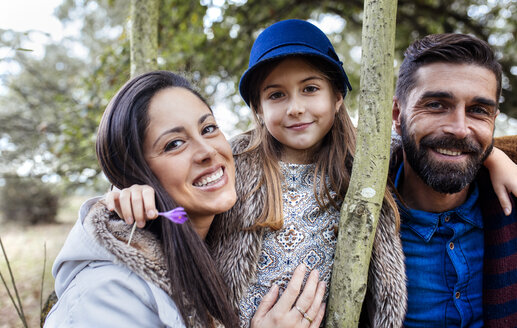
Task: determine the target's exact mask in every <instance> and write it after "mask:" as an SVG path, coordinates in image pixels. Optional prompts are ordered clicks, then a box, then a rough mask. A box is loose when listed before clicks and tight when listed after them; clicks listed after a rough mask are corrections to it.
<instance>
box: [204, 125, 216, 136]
mask: <svg viewBox="0 0 517 328" xmlns="http://www.w3.org/2000/svg"><path fill="white" fill-rule="evenodd" d="M218 129H219V127H218V126H217V125H216V124H210V125H207V126H205V127H204V128H203V131H202V133H201V134H207V133H212V132H215V131H217V130H218Z"/></svg>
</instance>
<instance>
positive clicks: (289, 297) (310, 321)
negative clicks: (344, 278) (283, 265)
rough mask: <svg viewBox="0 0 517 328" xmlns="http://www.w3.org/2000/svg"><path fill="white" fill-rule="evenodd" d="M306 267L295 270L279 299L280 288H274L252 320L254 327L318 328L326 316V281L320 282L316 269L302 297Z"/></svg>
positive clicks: (261, 303)
mask: <svg viewBox="0 0 517 328" xmlns="http://www.w3.org/2000/svg"><path fill="white" fill-rule="evenodd" d="M305 271H306V268H305V265H304V264H300V265H299V266H298V267H297V268H296V270H294V273H293V277H292V278H291V281H290V282H289V284H288V285H287V288H286V290H285V291H284V293H283V294H282V296H281V297H280V299H278V301H277V297H278V286H277V285H273V286H272V287H271V289H270V290H269V292H268V293H267V294H266V295H265V296H264V298H263V299H262V302H260V304H259V306H258V309H257V312H256V313H255V315H254V316H253V319H252V320H251V327H252V328H267V327H305V328H307V327H311V328H313V327H319V326H320V323H321V321H322V320H323V317H324V315H325V304H324V303H322V302H321V301H322V300H323V296H324V295H325V285H326V284H325V282H323V281H321V282H319V281H318V275H319V274H318V271H317V270H313V271H312V272H311V274H310V275H309V278H308V279H307V282H306V284H305V288H304V289H303V292H302V294H301V295H300V297H298V295H299V294H300V289H301V287H302V282H303V277H304V276H305Z"/></svg>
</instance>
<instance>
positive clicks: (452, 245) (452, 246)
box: [449, 241, 454, 249]
mask: <svg viewBox="0 0 517 328" xmlns="http://www.w3.org/2000/svg"><path fill="white" fill-rule="evenodd" d="M449 248H450V249H454V243H453V242H452V241H451V242H450V243H449Z"/></svg>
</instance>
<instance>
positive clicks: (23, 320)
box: [0, 238, 28, 328]
mask: <svg viewBox="0 0 517 328" xmlns="http://www.w3.org/2000/svg"><path fill="white" fill-rule="evenodd" d="M0 246H1V247H2V253H3V254H4V258H5V261H6V262H7V269H8V270H9V275H10V276H11V282H12V284H13V288H14V293H15V294H16V299H17V300H18V307H17V306H16V303H15V302H14V300H13V298H12V297H11V301H12V302H13V305H14V307H15V308H16V311H17V312H18V316H19V317H20V320H21V321H22V323H23V326H24V327H25V328H27V327H28V326H27V321H26V320H25V313H23V306H22V302H21V300H20V295H19V294H18V289H17V288H16V282H15V281H14V275H13V272H12V270H11V264H10V263H9V259H8V258H7V253H6V252H5V248H4V244H3V243H2V238H0ZM2 282H3V283H4V285H5V288H7V284H6V282H5V280H4V277H3V276H2ZM7 292H8V294H9V296H11V293H10V292H9V289H8V288H7Z"/></svg>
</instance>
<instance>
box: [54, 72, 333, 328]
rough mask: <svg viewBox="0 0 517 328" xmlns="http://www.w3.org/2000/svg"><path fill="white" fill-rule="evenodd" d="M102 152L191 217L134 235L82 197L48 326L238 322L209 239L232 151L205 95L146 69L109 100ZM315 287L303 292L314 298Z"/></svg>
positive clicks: (119, 171)
mask: <svg viewBox="0 0 517 328" xmlns="http://www.w3.org/2000/svg"><path fill="white" fill-rule="evenodd" d="M97 156H98V158H99V162H100V165H101V167H102V169H103V171H104V173H105V175H106V176H107V178H108V179H109V181H110V182H111V183H112V184H113V185H114V186H116V187H117V188H121V189H122V188H127V187H129V186H131V185H133V184H146V185H150V186H152V187H153V188H154V190H155V196H156V208H157V209H158V210H160V211H162V212H165V211H168V210H171V209H175V208H177V207H178V206H181V207H183V208H184V210H185V212H186V213H180V214H179V216H182V215H183V216H184V215H185V214H186V215H187V216H188V221H187V222H186V223H184V224H178V223H173V222H171V221H169V220H167V219H166V218H163V217H162V218H161V219H160V220H157V221H155V222H154V221H153V222H152V223H150V224H148V225H147V226H146V227H145V229H136V231H134V235H132V232H131V226H128V225H126V224H125V223H124V222H123V221H121V220H119V219H118V218H117V217H116V216H114V215H113V214H112V212H110V211H109V210H108V209H107V207H106V205H105V203H104V202H103V201H102V200H101V201H99V202H97V203H95V199H94V200H91V201H89V202H87V203H86V204H84V205H83V206H82V208H81V210H80V218H79V220H78V221H77V223H76V225H75V226H74V228H73V229H72V231H71V233H70V235H69V236H68V238H67V241H66V242H65V245H64V247H63V249H62V250H61V252H60V254H59V255H58V257H57V259H56V262H55V264H54V267H53V274H54V276H55V278H56V293H57V296H58V298H59V300H58V302H57V303H56V305H55V306H54V307H53V309H52V310H51V311H50V313H49V315H48V317H47V320H46V323H45V327H58V326H74V327H83V326H84V327H184V326H189V327H214V326H218V325H224V326H225V327H236V326H238V318H237V315H236V314H235V311H234V308H233V307H232V305H231V303H230V301H229V300H228V297H227V295H228V291H227V290H226V285H225V283H224V281H223V280H222V279H221V276H220V274H219V273H218V272H217V270H216V269H215V265H214V263H213V260H212V258H211V256H210V255H209V253H208V250H207V248H206V245H205V243H204V238H205V236H206V234H207V232H208V229H209V228H210V225H211V223H212V220H213V218H214V215H215V214H217V213H221V212H224V211H227V210H228V209H230V208H231V207H232V206H233V204H234V203H235V201H236V195H235V167H234V162H233V158H232V152H231V149H230V146H229V144H228V142H227V141H226V139H225V137H224V135H223V134H222V133H221V132H220V130H219V129H218V127H217V124H216V122H215V119H214V116H213V114H212V111H211V109H210V107H209V106H208V105H207V104H206V102H205V101H204V100H203V99H202V98H201V97H200V95H199V94H198V93H196V92H195V91H194V90H193V89H192V88H191V86H190V85H189V83H188V82H187V81H186V80H185V79H184V78H182V77H179V76H177V75H175V74H173V73H170V72H165V71H157V72H151V73H146V74H143V75H140V76H138V77H136V78H134V79H133V80H131V81H129V82H128V83H126V84H125V85H124V86H123V87H122V88H121V89H120V90H119V92H118V93H117V94H116V95H115V97H114V98H113V100H112V101H111V102H110V104H109V105H108V108H107V109H106V111H105V113H104V116H103V118H102V120H101V123H100V126H99V132H98V138H97ZM94 203H95V204H94ZM177 216H178V215H177ZM299 276H300V277H299V278H298V280H299V284H297V285H296V284H293V285H292V286H291V292H290V293H291V294H296V296H298V293H299V290H300V287H301V280H303V274H300V275H299ZM316 285H317V278H316V280H314V278H313V279H312V280H310V281H308V282H307V286H316ZM306 289H307V288H306ZM309 289H312V295H309V291H308V292H305V291H304V293H303V294H302V295H301V296H300V298H299V299H298V302H300V301H301V300H302V301H305V302H309V303H310V304H312V300H313V299H315V300H316V299H317V297H313V296H314V293H315V290H316V288H309ZM294 301H295V300H294V299H293V302H294ZM320 301H321V297H320ZM293 302H291V303H290V304H287V305H286V306H288V307H289V309H291V308H292V305H293ZM286 303H289V302H286ZM269 308H270V306H269V307H266V308H265V309H266V311H263V314H262V320H261V321H262V322H266V323H267V322H269V321H268V320H269V318H270V317H271V313H273V312H272V311H267V310H268V309H269ZM277 312H279V311H278V310H277V311H276V312H274V313H277ZM295 312H296V310H295V311H294V312H293V313H295ZM284 313H285V312H284ZM297 315H298V316H300V314H299V313H298V314H297ZM322 316H323V315H321V317H322ZM273 319H274V318H273ZM302 320H303V318H301V317H300V318H298V321H299V322H302ZM319 321H321V318H320V319H319ZM318 324H319V322H318ZM307 326H308V325H307Z"/></svg>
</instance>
